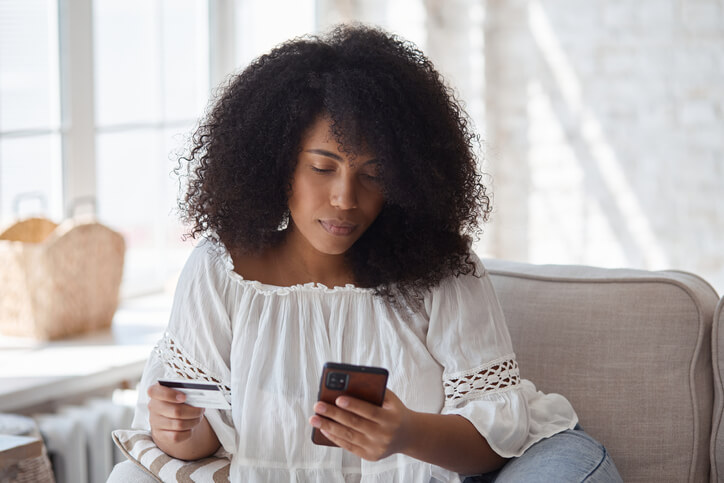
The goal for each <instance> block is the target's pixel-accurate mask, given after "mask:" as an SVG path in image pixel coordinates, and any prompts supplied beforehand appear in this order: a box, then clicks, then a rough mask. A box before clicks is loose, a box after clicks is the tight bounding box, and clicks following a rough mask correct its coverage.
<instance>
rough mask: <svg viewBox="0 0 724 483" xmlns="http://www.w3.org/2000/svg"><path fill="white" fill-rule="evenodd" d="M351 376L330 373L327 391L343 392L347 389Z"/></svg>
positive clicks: (341, 373)
mask: <svg viewBox="0 0 724 483" xmlns="http://www.w3.org/2000/svg"><path fill="white" fill-rule="evenodd" d="M348 382H349V375H348V374H345V373H343V372H330V373H329V374H327V389H332V390H334V391H343V390H344V389H346V388H347V383H348Z"/></svg>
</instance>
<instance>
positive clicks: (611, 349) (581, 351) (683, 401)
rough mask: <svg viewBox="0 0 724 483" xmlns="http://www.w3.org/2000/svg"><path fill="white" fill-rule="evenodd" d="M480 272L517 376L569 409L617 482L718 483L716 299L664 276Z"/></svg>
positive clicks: (723, 349) (572, 269)
mask: <svg viewBox="0 0 724 483" xmlns="http://www.w3.org/2000/svg"><path fill="white" fill-rule="evenodd" d="M484 263H485V265H486V267H487V268H488V270H489V272H490V273H491V277H492V280H493V284H494V285H495V288H496V291H497V293H498V297H499V299H500V302H501V304H502V306H503V311H504V312H505V315H506V318H507V322H508V326H509V328H510V332H511V337H512V338H513V344H514V347H515V349H516V354H517V359H518V363H519V365H520V370H521V375H522V376H523V377H526V378H528V379H530V380H532V381H533V382H534V383H535V384H536V385H537V386H538V388H539V389H541V390H542V391H545V392H559V393H561V394H563V395H565V396H566V397H567V398H568V399H569V400H570V401H571V402H572V403H573V406H574V407H575V408H576V410H577V412H578V415H579V417H580V421H581V425H582V426H583V427H584V429H586V430H587V431H588V432H589V433H591V434H592V435H594V436H595V437H596V438H598V439H599V440H600V441H601V442H602V443H603V444H604V445H605V446H606V447H607V449H608V450H609V452H610V453H611V454H612V456H613V458H614V461H615V462H616V465H617V466H618V468H619V471H620V472H621V475H622V476H623V479H624V481H627V482H636V481H642V482H643V481H645V482H654V481H655V482H660V481H672V482H674V481H675V482H682V481H689V482H706V481H719V480H722V481H724V434H720V425H721V419H722V404H723V401H722V395H723V391H722V379H724V372H722V369H724V368H720V367H719V364H718V362H719V354H720V353H721V354H723V355H724V333H722V331H724V329H721V330H720V326H722V325H723V324H724V314H723V313H722V312H723V309H722V305H724V299H722V301H719V300H718V297H717V295H716V292H715V291H714V289H713V288H712V287H711V286H710V285H709V284H708V283H707V282H705V281H704V280H702V279H701V278H699V277H697V276H696V275H692V274H689V273H684V272H676V271H664V272H649V271H642V270H624V269H603V268H593V267H581V266H572V265H565V266H563V265H561V266H557V265H530V264H522V263H514V262H508V261H501V260H485V261H484ZM717 303H718V308H717ZM715 312H716V315H715ZM712 327H713V330H712ZM712 341H713V343H712ZM712 354H713V357H712ZM722 432H724V429H723V430H722Z"/></svg>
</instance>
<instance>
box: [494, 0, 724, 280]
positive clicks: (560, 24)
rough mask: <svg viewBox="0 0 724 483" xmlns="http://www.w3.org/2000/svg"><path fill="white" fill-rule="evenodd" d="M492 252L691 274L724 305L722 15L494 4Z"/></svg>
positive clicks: (612, 3) (539, 2)
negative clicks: (721, 295) (704, 281)
mask: <svg viewBox="0 0 724 483" xmlns="http://www.w3.org/2000/svg"><path fill="white" fill-rule="evenodd" d="M485 5H486V11H485V55H486V65H485V69H486V77H485V80H486V87H485V92H486V98H485V107H486V130H485V132H483V133H482V134H483V137H484V138H485V141H486V149H487V154H486V163H487V164H486V166H487V169H488V171H489V172H491V174H492V175H493V177H494V186H493V189H494V194H495V200H494V201H495V212H494V215H493V218H492V221H491V223H490V224H489V225H488V229H487V231H486V234H485V235H484V238H486V240H484V242H483V244H482V248H481V251H484V252H485V253H486V254H489V255H492V256H496V257H500V258H509V259H515V260H522V261H531V262H535V263H582V264H593V265H602V266H626V267H640V268H648V269H663V268H676V269H682V270H689V271H693V272H695V273H697V274H699V275H701V276H703V277H704V278H706V279H707V280H708V281H710V282H711V283H712V284H713V285H715V287H716V288H717V291H718V292H719V293H722V292H724V3H723V2H721V1H717V0H686V1H684V0H646V1H644V0H637V1H623V0H588V1H586V2H580V1H572V0H506V1H505V2H500V1H495V0H491V1H488V2H486V3H485Z"/></svg>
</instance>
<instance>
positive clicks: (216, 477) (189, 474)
mask: <svg viewBox="0 0 724 483" xmlns="http://www.w3.org/2000/svg"><path fill="white" fill-rule="evenodd" d="M113 441H114V442H115V443H116V445H117V446H118V447H119V448H120V449H121V451H123V454H125V455H126V457H127V458H128V459H129V460H131V461H133V462H134V463H136V464H137V465H139V466H140V467H141V468H143V469H144V470H146V471H147V472H148V473H149V474H151V476H153V477H154V478H155V479H156V480H157V481H161V482H179V483H186V482H193V481H205V482H210V481H213V482H228V481H229V465H230V462H229V459H228V458H223V457H218V456H209V457H208V458H203V459H200V460H194V461H184V460H179V459H176V458H172V457H171V456H169V455H167V454H166V453H164V452H163V451H161V450H160V449H159V448H158V446H156V443H154V442H153V439H151V434H150V433H149V432H148V431H143V430H137V429H119V430H116V431H113Z"/></svg>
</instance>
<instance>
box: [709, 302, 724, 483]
mask: <svg viewBox="0 0 724 483" xmlns="http://www.w3.org/2000/svg"><path fill="white" fill-rule="evenodd" d="M712 332H713V335H712V359H713V360H714V413H713V421H712V423H711V428H712V430H711V455H710V456H711V462H712V472H714V473H713V474H722V471H724V470H723V468H724V425H722V416H723V414H724V387H723V386H722V381H724V361H723V360H722V357H724V297H722V298H721V300H719V304H718V305H717V306H716V311H715V312H714V327H713V329H712ZM723 476H724V475H723Z"/></svg>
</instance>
